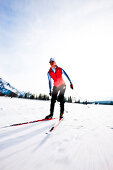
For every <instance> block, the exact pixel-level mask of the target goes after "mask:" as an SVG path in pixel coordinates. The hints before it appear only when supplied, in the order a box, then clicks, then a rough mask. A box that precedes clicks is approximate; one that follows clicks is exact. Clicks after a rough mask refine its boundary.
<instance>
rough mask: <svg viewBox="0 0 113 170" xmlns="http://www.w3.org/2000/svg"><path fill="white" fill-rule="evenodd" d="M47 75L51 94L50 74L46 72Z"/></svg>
mask: <svg viewBox="0 0 113 170" xmlns="http://www.w3.org/2000/svg"><path fill="white" fill-rule="evenodd" d="M47 76H48V81H49V92H50V94H51V88H52V85H51V76H50V75H49V73H47Z"/></svg>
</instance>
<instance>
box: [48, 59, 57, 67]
mask: <svg viewBox="0 0 113 170" xmlns="http://www.w3.org/2000/svg"><path fill="white" fill-rule="evenodd" d="M49 63H50V65H51V67H55V66H56V62H55V59H54V58H50V60H49Z"/></svg>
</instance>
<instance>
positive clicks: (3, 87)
mask: <svg viewBox="0 0 113 170" xmlns="http://www.w3.org/2000/svg"><path fill="white" fill-rule="evenodd" d="M5 95H6V96H10V97H24V96H25V92H21V91H19V90H17V89H16V88H14V87H13V86H11V85H10V84H9V83H8V82H6V81H4V80H3V79H2V78H0V96H5Z"/></svg>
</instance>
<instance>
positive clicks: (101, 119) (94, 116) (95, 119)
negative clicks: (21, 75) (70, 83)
mask: <svg viewBox="0 0 113 170" xmlns="http://www.w3.org/2000/svg"><path fill="white" fill-rule="evenodd" d="M49 105H50V102H49V101H48V102H44V101H35V100H25V99H10V98H5V97H0V170H20V169H22V170H37V169H39V170H64V169H65V170H113V107H112V106H104V105H90V108H88V107H87V106H85V105H80V104H68V103H66V104H65V107H66V110H68V111H69V112H68V113H65V115H64V116H65V118H64V120H63V121H62V122H61V123H60V125H59V126H58V127H57V128H56V129H54V131H53V132H52V133H49V134H46V132H48V131H49V130H50V129H51V128H52V127H53V126H54V124H55V123H56V122H57V121H58V120H57V119H54V120H51V121H43V122H38V123H32V124H25V125H23V126H12V127H10V128H4V129H3V128H2V127H3V126H8V125H11V124H14V123H19V122H27V121H28V122H29V121H31V120H38V119H41V118H43V117H45V116H46V115H47V114H48V113H49ZM59 110H60V109H59V105H57V104H56V107H55V115H54V117H55V118H56V117H58V116H59Z"/></svg>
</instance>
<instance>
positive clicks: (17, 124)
mask: <svg viewBox="0 0 113 170" xmlns="http://www.w3.org/2000/svg"><path fill="white" fill-rule="evenodd" d="M53 119H56V118H50V119H45V118H44V119H39V120H34V121H29V122H23V123H16V124H11V125H9V126H4V128H6V127H12V126H20V125H25V124H30V123H37V122H42V121H48V120H53Z"/></svg>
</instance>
